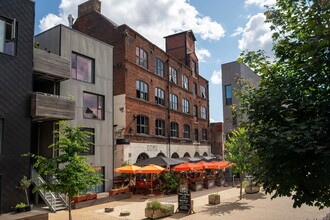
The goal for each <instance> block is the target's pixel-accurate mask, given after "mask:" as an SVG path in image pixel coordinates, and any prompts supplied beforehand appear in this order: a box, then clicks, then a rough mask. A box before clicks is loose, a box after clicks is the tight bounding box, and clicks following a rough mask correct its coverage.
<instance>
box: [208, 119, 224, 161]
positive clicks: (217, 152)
mask: <svg viewBox="0 0 330 220" xmlns="http://www.w3.org/2000/svg"><path fill="white" fill-rule="evenodd" d="M223 136H224V132H223V123H222V122H213V123H210V137H211V138H210V140H211V153H212V154H213V155H214V156H216V157H218V158H220V159H224V141H223Z"/></svg>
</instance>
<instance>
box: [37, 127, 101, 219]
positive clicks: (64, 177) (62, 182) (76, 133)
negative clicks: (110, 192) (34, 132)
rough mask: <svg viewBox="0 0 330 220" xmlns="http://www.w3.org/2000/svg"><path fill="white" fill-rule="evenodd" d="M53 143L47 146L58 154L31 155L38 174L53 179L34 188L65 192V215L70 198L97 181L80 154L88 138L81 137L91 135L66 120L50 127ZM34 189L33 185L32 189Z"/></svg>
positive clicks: (92, 170) (95, 174)
mask: <svg viewBox="0 0 330 220" xmlns="http://www.w3.org/2000/svg"><path fill="white" fill-rule="evenodd" d="M54 134H55V136H56V139H57V140H58V141H56V143H54V144H52V145H51V146H49V147H52V148H54V150H56V151H57V150H58V151H59V156H57V157H54V158H45V157H42V156H38V155H32V157H34V158H36V162H35V163H34V165H33V166H34V167H35V168H38V174H39V175H49V176H53V177H54V178H55V179H56V181H52V182H46V183H43V184H41V185H40V186H39V187H38V188H37V189H39V188H43V189H45V190H46V191H51V192H56V193H62V194H66V195H67V197H68V199H69V219H70V220H72V215H71V201H72V199H73V197H75V196H77V195H79V193H80V192H83V191H85V190H86V189H88V188H90V187H92V186H94V185H96V184H98V183H101V178H100V176H99V175H98V174H97V173H96V172H95V170H94V169H93V167H91V166H90V164H89V163H87V161H86V159H87V158H86V157H84V156H81V155H80V154H82V153H84V152H86V151H87V150H88V146H89V144H90V143H89V142H86V141H85V140H86V139H87V137H89V136H90V135H92V134H91V133H90V132H86V131H83V130H82V129H81V128H80V127H76V128H73V127H70V126H69V125H68V124H67V123H66V122H60V123H59V129H58V130H55V131H54ZM35 190H36V189H35Z"/></svg>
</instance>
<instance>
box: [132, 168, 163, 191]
mask: <svg viewBox="0 0 330 220" xmlns="http://www.w3.org/2000/svg"><path fill="white" fill-rule="evenodd" d="M165 170H166V169H165V168H163V167H161V166H157V165H155V164H149V165H147V166H144V167H142V168H141V169H140V170H138V173H150V174H151V194H153V190H154V189H153V187H152V176H153V174H158V173H161V172H163V171H165Z"/></svg>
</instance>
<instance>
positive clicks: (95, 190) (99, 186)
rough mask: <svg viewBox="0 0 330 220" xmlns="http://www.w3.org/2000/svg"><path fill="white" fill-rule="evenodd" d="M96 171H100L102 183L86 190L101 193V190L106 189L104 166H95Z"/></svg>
mask: <svg viewBox="0 0 330 220" xmlns="http://www.w3.org/2000/svg"><path fill="white" fill-rule="evenodd" d="M94 169H95V171H96V173H98V174H99V175H100V176H101V178H102V179H103V180H102V183H100V184H98V185H95V186H93V187H91V188H89V189H87V190H86V192H94V193H100V192H104V191H105V181H104V174H105V172H104V167H101V166H100V167H94Z"/></svg>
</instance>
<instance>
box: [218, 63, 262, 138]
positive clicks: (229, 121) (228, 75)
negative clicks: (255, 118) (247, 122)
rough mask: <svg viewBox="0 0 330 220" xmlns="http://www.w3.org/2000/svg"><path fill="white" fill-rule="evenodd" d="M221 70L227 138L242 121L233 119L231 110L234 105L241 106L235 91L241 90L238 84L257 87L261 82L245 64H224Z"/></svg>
mask: <svg viewBox="0 0 330 220" xmlns="http://www.w3.org/2000/svg"><path fill="white" fill-rule="evenodd" d="M221 69H222V85H223V90H222V94H223V120H224V133H225V137H227V136H228V134H230V132H231V130H234V129H236V128H237V126H238V124H239V121H240V119H239V118H237V117H233V115H232V110H231V106H232V105H233V104H235V105H236V106H238V104H239V99H238V98H237V97H235V95H234V93H235V91H238V90H239V89H240V87H239V85H238V84H237V82H238V80H244V81H245V82H248V83H249V84H250V85H254V86H256V85H257V84H258V82H259V77H258V75H257V74H255V73H254V72H253V71H252V70H251V69H250V68H249V67H248V66H246V65H245V64H244V63H238V62H237V61H234V62H230V63H225V64H222V65H221ZM238 107H239V106H238Z"/></svg>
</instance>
